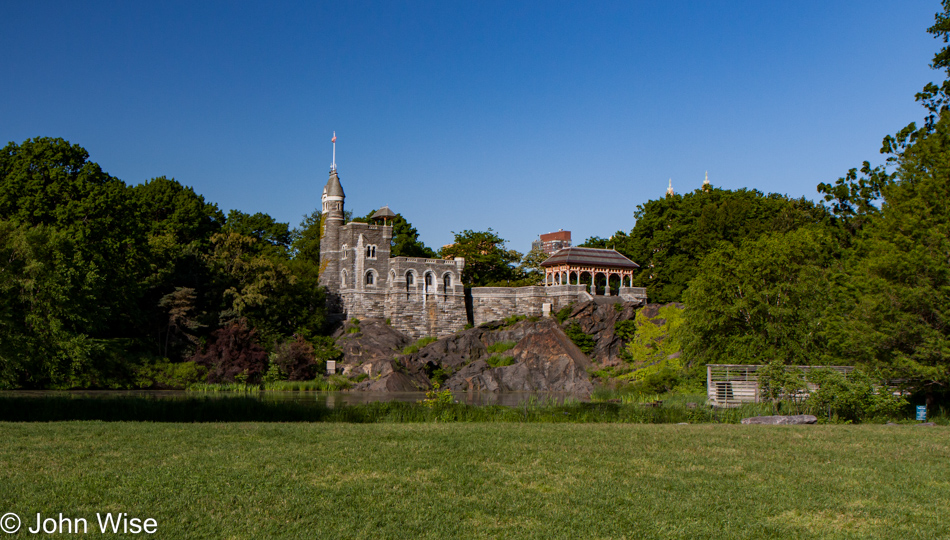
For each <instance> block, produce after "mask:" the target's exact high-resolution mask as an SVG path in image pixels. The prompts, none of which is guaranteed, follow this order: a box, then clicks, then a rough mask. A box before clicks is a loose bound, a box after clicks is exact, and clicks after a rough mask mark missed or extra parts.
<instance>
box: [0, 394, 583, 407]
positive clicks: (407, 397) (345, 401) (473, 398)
mask: <svg viewBox="0 0 950 540" xmlns="http://www.w3.org/2000/svg"><path fill="white" fill-rule="evenodd" d="M452 395H453V396H455V400H456V401H457V402H459V403H466V404H469V405H503V406H506V407H517V406H519V405H523V404H525V403H527V402H534V401H542V402H545V403H564V402H565V401H568V402H570V401H589V398H587V397H583V398H581V397H578V396H576V395H574V394H567V393H563V392H452ZM0 396H11V397H75V398H97V399H110V398H116V397H142V398H148V399H170V400H176V399H194V398H212V399H228V398H235V397H252V398H255V399H259V400H261V401H293V402H295V403H313V404H319V405H325V406H327V407H330V408H333V407H337V406H342V405H357V404H360V403H373V402H376V401H409V402H415V401H421V400H423V399H425V397H426V395H425V392H279V391H266V392H259V391H254V392H246V393H245V392H186V391H182V390H66V391H56V390H10V391H4V392H0Z"/></svg>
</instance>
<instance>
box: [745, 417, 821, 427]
mask: <svg viewBox="0 0 950 540" xmlns="http://www.w3.org/2000/svg"><path fill="white" fill-rule="evenodd" d="M817 421H818V418H816V417H814V416H812V415H810V414H792V415H788V416H781V415H779V416H753V417H751V418H743V419H742V423H743V424H764V425H769V426H779V425H802V424H814V423H815V422H817Z"/></svg>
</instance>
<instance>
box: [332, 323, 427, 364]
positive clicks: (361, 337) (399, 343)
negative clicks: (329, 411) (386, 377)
mask: <svg viewBox="0 0 950 540" xmlns="http://www.w3.org/2000/svg"><path fill="white" fill-rule="evenodd" d="M334 337H335V338H336V345H337V347H339V348H340V350H342V351H343V360H342V361H341V362H340V363H341V364H342V366H343V373H344V374H345V375H350V374H354V373H366V374H367V375H369V376H370V377H375V376H377V375H380V374H386V373H390V372H392V371H393V363H392V362H393V360H395V359H396V358H397V356H398V355H399V353H400V352H401V351H402V350H403V349H404V348H405V347H406V346H407V345H409V344H410V343H412V339H410V338H409V336H407V335H405V334H403V333H402V332H400V331H398V330H396V329H395V328H392V327H391V326H389V325H387V324H385V323H384V322H383V321H379V320H375V319H366V320H363V321H360V323H359V324H353V323H352V322H347V323H346V325H344V326H343V327H342V328H340V329H339V330H338V331H337V332H336V334H335V335H334Z"/></svg>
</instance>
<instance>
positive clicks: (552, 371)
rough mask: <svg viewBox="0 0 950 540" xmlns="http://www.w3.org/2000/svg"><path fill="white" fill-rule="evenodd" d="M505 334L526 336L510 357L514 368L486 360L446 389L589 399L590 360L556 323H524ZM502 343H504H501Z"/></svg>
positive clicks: (462, 371)
mask: <svg viewBox="0 0 950 540" xmlns="http://www.w3.org/2000/svg"><path fill="white" fill-rule="evenodd" d="M511 330H512V331H510V332H507V333H503V335H506V337H515V336H519V335H520V336H522V337H521V339H520V340H519V341H518V342H517V344H516V345H515V346H514V348H513V349H511V350H510V351H508V352H507V353H506V354H507V355H509V356H511V357H512V360H513V362H514V363H513V364H512V365H510V366H502V367H496V368H493V367H491V366H490V365H488V363H487V362H485V361H484V360H477V361H474V362H472V363H470V364H467V365H465V366H463V367H462V368H461V369H460V370H459V371H458V372H456V373H455V374H453V375H452V376H451V377H450V378H449V379H448V380H446V381H445V384H444V387H446V388H449V389H451V390H460V391H472V390H474V391H488V392H496V391H545V392H570V393H574V394H582V395H589V394H590V393H591V392H592V391H593V385H592V384H591V382H590V378H589V377H588V375H587V368H588V367H590V360H589V359H588V358H587V356H585V355H584V353H583V352H581V350H580V349H578V348H577V345H574V343H572V342H571V340H570V339H569V338H568V337H567V335H565V334H564V332H563V331H562V330H561V328H560V327H559V326H558V324H557V321H555V320H553V319H542V320H540V321H534V322H532V321H524V322H521V323H518V324H517V325H515V327H513V328H512V329H511ZM499 341H501V340H499Z"/></svg>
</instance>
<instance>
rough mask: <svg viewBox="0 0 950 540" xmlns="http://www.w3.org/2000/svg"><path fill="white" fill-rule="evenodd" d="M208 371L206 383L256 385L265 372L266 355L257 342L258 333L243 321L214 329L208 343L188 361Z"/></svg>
mask: <svg viewBox="0 0 950 540" xmlns="http://www.w3.org/2000/svg"><path fill="white" fill-rule="evenodd" d="M191 360H192V361H193V362H195V363H196V364H199V365H202V366H205V367H206V368H207V369H208V378H207V379H208V382H210V383H220V382H242V383H247V384H256V383H259V382H260V381H261V379H262V378H263V375H264V372H265V371H266V370H267V353H266V352H265V351H264V349H262V348H261V346H260V345H258V343H257V331H256V330H254V329H253V328H248V326H247V323H246V321H245V320H244V319H239V320H237V321H234V322H232V323H231V324H229V325H228V326H226V327H224V328H221V329H219V330H215V331H214V332H213V333H212V334H211V341H210V342H209V343H208V346H207V347H206V348H205V349H204V350H203V351H201V352H198V353H195V355H194V356H193V357H192V358H191Z"/></svg>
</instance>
